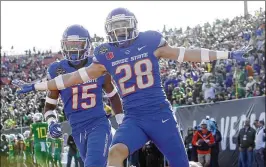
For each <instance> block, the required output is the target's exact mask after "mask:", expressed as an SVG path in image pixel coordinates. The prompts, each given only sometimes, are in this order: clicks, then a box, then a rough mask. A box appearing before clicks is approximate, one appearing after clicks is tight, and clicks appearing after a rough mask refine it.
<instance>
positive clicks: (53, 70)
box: [47, 59, 68, 79]
mask: <svg viewBox="0 0 266 167" xmlns="http://www.w3.org/2000/svg"><path fill="white" fill-rule="evenodd" d="M67 69H68V61H67V60H65V59H63V60H59V61H55V62H53V63H52V64H50V65H49V67H48V68H47V78H48V79H53V78H55V77H56V76H58V75H61V74H65V73H67Z"/></svg>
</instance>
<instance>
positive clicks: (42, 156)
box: [31, 122, 48, 165]
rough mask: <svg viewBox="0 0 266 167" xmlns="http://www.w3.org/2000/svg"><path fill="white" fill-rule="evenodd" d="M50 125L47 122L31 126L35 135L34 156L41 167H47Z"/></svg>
mask: <svg viewBox="0 0 266 167" xmlns="http://www.w3.org/2000/svg"><path fill="white" fill-rule="evenodd" d="M47 129H48V124H47V123H46V122H37V123H33V124H31V131H32V133H33V134H34V154H35V159H36V161H37V163H38V164H39V165H45V164H46V159H47V153H46V136H47Z"/></svg>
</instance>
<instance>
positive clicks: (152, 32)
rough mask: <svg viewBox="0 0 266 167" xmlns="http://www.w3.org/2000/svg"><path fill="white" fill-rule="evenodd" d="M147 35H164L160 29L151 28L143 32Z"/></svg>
mask: <svg viewBox="0 0 266 167" xmlns="http://www.w3.org/2000/svg"><path fill="white" fill-rule="evenodd" d="M143 33H144V34H145V35H148V36H156V37H163V35H162V33H160V32H159V31H153V30H149V31H145V32H143Z"/></svg>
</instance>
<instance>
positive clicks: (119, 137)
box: [18, 8, 242, 167]
mask: <svg viewBox="0 0 266 167" xmlns="http://www.w3.org/2000/svg"><path fill="white" fill-rule="evenodd" d="M105 30H106V33H107V38H108V43H105V44H102V45H100V46H98V47H97V48H96V49H95V51H94V55H95V57H94V61H93V63H92V64H91V65H90V66H89V67H83V68H80V69H78V70H77V71H73V72H72V73H68V74H64V75H59V76H57V77H55V78H54V79H53V80H50V81H47V82H41V83H36V84H30V85H23V86H21V88H22V89H21V90H20V91H19V92H18V93H27V92H30V91H33V90H55V91H57V90H64V89H65V88H67V87H71V86H73V85H77V84H81V83H85V82H88V81H90V80H93V79H96V78H98V77H100V76H102V75H104V74H105V73H106V72H108V73H110V74H111V75H112V77H113V78H114V80H115V82H116V84H117V85H118V88H119V94H120V96H121V97H122V100H123V108H124V110H125V115H126V116H125V118H124V120H123V123H122V124H121V125H120V127H119V128H118V130H117V131H116V134H115V136H114V140H113V143H112V147H111V149H110V152H109V158H108V165H109V166H115V167H121V166H122V163H123V160H124V159H125V158H126V157H128V155H129V154H131V153H133V152H134V151H136V150H138V149H139V148H141V147H142V146H143V145H144V144H145V143H146V142H147V141H148V140H149V139H151V140H153V141H154V143H155V144H156V146H157V147H158V148H159V149H160V151H161V152H162V153H163V154H164V155H165V156H166V158H167V159H168V160H169V163H170V166H172V167H179V166H182V167H188V166H189V163H188V159H187V155H186V152H185V148H184V145H183V142H182V139H181V137H180V134H179V131H178V130H177V129H176V121H175V120H174V118H173V115H172V111H171V109H170V104H169V102H168V100H167V99H166V96H165V92H164V90H163V87H162V85H161V78H160V70H159V64H158V60H159V59H160V58H165V59H171V60H177V61H178V62H184V61H190V62H210V61H213V60H217V59H228V58H231V57H234V55H236V54H235V53H236V52H227V51H213V50H209V49H203V48H201V49H185V48H184V47H177V48H176V47H171V46H169V45H168V44H167V42H166V40H165V39H164V37H163V36H162V34H160V33H159V32H157V31H146V32H139V31H138V29H137V20H136V18H135V15H134V14H133V13H132V12H130V11H129V10H127V9H125V8H117V9H114V10H113V11H111V12H110V14H109V15H108V17H107V19H106V24H105ZM237 53H238V52H237ZM241 53H242V52H241ZM74 90H75V89H74Z"/></svg>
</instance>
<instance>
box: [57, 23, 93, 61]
mask: <svg viewBox="0 0 266 167" xmlns="http://www.w3.org/2000/svg"><path fill="white" fill-rule="evenodd" d="M61 49H62V52H63V55H64V57H65V59H67V60H68V61H70V62H71V63H72V64H73V65H78V64H80V62H81V61H82V60H84V59H86V58H87V57H88V56H89V52H90V49H92V45H91V42H90V35H89V32H88V30H87V29H85V28H84V27H82V26H80V25H72V26H70V27H68V28H67V29H66V30H65V31H64V34H63V38H62V40H61Z"/></svg>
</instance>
